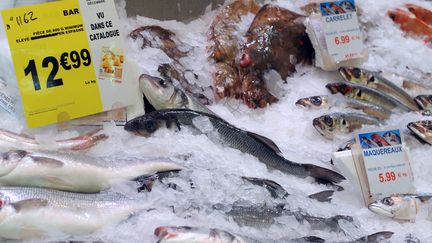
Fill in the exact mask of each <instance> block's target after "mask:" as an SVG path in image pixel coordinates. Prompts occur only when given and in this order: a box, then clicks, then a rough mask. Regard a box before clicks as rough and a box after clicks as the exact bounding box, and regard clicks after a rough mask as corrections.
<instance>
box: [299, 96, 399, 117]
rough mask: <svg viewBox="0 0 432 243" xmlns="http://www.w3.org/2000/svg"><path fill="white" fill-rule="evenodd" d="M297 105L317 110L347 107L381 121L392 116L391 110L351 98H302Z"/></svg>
mask: <svg viewBox="0 0 432 243" xmlns="http://www.w3.org/2000/svg"><path fill="white" fill-rule="evenodd" d="M296 105H297V106H301V107H308V108H315V109H321V108H331V107H332V106H340V107H347V108H352V109H357V110H361V111H363V112H364V113H366V114H368V115H370V116H373V117H376V118H378V119H381V120H385V119H388V118H389V117H390V115H391V111H390V110H387V109H386V108H384V107H382V106H379V105H376V104H372V103H369V102H366V101H363V100H356V99H351V98H345V99H343V100H338V99H337V98H335V97H332V96H327V95H322V96H311V97H307V98H302V99H299V100H298V101H297V102H296Z"/></svg>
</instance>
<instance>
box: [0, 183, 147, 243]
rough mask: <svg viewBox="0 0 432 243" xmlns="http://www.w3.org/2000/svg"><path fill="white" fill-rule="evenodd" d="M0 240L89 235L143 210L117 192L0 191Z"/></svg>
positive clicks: (23, 189)
mask: <svg viewBox="0 0 432 243" xmlns="http://www.w3.org/2000/svg"><path fill="white" fill-rule="evenodd" d="M0 202H1V210H0V237H1V238H6V239H17V240H25V239H32V238H41V237H47V236H51V235H61V236H63V235H82V234H89V233H92V232H94V231H97V230H99V229H101V228H102V227H104V226H107V225H112V224H116V223H119V222H120V221H122V220H125V219H127V218H128V217H129V216H131V215H132V214H133V213H137V212H139V211H141V210H143V209H144V208H143V206H142V203H140V202H139V200H135V199H131V198H128V197H126V196H125V195H123V194H120V193H114V192H108V191H105V192H101V193H98V194H81V193H72V192H63V191H56V190H50V189H41V188H27V187H5V188H0Z"/></svg>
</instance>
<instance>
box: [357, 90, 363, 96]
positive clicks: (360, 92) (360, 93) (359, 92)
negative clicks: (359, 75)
mask: <svg viewBox="0 0 432 243" xmlns="http://www.w3.org/2000/svg"><path fill="white" fill-rule="evenodd" d="M357 97H359V98H361V97H362V91H361V90H359V91H358V92H357Z"/></svg>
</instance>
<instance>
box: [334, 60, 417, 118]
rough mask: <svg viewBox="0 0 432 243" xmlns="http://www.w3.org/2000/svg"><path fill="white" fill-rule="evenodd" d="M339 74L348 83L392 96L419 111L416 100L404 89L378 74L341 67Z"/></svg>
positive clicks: (355, 68)
mask: <svg viewBox="0 0 432 243" xmlns="http://www.w3.org/2000/svg"><path fill="white" fill-rule="evenodd" d="M339 73H340V74H341V75H342V77H343V78H344V79H345V80H346V81H347V82H350V83H354V84H359V85H364V86H367V87H370V88H372V89H376V90H378V91H381V92H383V93H385V94H387V95H390V96H392V97H393V98H395V99H397V100H398V101H400V102H401V103H403V104H404V105H405V106H407V107H409V108H410V109H411V110H413V111H418V110H419V108H418V106H417V104H416V103H415V102H414V99H413V98H412V97H411V96H410V95H409V94H408V93H406V92H405V91H404V90H403V89H402V88H400V87H398V86H397V85H396V84H394V83H393V82H391V81H390V80H388V79H386V78H384V77H383V76H382V75H381V74H380V73H378V72H373V71H369V70H366V69H361V68H357V67H341V68H339Z"/></svg>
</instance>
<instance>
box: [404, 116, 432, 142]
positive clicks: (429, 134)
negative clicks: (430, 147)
mask: <svg viewBox="0 0 432 243" xmlns="http://www.w3.org/2000/svg"><path fill="white" fill-rule="evenodd" d="M407 127H408V129H410V130H411V131H412V132H413V133H414V134H415V135H416V136H418V137H420V138H421V139H422V140H423V141H425V142H427V143H429V144H432V120H424V121H416V122H410V123H409V124H408V126H407Z"/></svg>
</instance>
